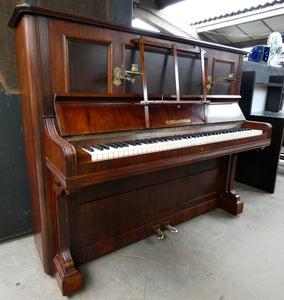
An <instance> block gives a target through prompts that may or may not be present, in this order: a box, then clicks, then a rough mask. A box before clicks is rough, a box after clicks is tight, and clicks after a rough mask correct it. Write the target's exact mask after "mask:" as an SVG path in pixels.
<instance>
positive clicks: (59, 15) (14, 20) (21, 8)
mask: <svg viewBox="0 0 284 300" xmlns="http://www.w3.org/2000/svg"><path fill="white" fill-rule="evenodd" d="M27 14H29V15H40V16H45V17H51V18H56V19H61V20H65V21H72V22H77V23H82V24H88V25H95V26H98V27H102V28H109V29H115V30H120V31H124V32H130V33H134V34H139V35H146V36H148V37H153V38H159V39H165V40H171V41H173V42H177V43H178V42H180V43H185V44H189V45H195V46H199V47H205V48H206V47H207V48H214V49H218V50H222V51H228V52H233V53H238V54H243V55H246V54H247V53H248V52H247V51H245V50H242V49H239V48H234V47H229V46H224V45H221V44H215V43H210V42H205V41H201V40H194V39H186V38H183V37H179V36H168V35H166V34H163V33H155V32H150V31H146V30H141V29H136V28H133V27H128V26H125V25H122V24H119V23H111V22H107V21H103V20H100V19H96V18H91V17H86V16H82V15H77V14H72V13H69V12H65V11H59V10H55V9H50V8H44V7H40V6H35V5H30V4H27V3H24V4H20V5H17V6H16V7H15V9H14V11H13V14H12V16H11V18H10V20H9V23H8V26H9V27H10V28H16V27H17V25H18V23H19V22H20V21H21V19H22V17H23V16H24V15H27Z"/></svg>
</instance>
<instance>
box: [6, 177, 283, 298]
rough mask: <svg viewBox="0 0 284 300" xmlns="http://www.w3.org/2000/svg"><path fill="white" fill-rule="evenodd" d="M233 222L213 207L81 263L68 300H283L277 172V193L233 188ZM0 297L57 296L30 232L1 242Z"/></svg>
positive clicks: (280, 190)
mask: <svg viewBox="0 0 284 300" xmlns="http://www.w3.org/2000/svg"><path fill="white" fill-rule="evenodd" d="M235 187H236V190H237V191H238V192H239V194H240V195H241V198H242V199H243V201H244V202H245V209H244V212H243V213H242V214H241V215H239V216H238V217H233V216H230V215H228V214H227V213H225V212H224V211H222V210H219V209H217V210H215V211H212V212H210V213H208V214H206V215H203V216H200V217H198V218H195V219H193V220H190V221H188V222H186V223H183V224H181V225H179V226H177V227H178V229H179V233H178V234H176V235H174V234H171V233H167V239H165V240H163V241H159V240H157V239H156V237H155V236H151V237H149V238H147V239H144V240H142V241H139V242H137V243H135V244H132V245H130V246H127V247H125V248H123V249H120V250H118V251H115V252H113V253H111V254H109V255H105V256H104V257H101V258H99V259H96V260H94V261H91V262H89V263H87V264H84V265H82V266H80V270H81V273H82V276H83V289H82V290H81V291H79V292H77V293H75V294H73V295H72V296H71V297H69V298H71V299H84V300H89V299H96V300H100V299H102V300H108V299H110V300H112V299H121V300H126V299H135V300H136V299H151V300H152V299H163V300H164V299H175V300H179V299H194V300H203V299H204V300H214V299H216V300H256V299H259V300H270V299H276V300H281V299H284V255H283V254H284V197H283V195H284V175H283V174H279V176H278V180H277V187H276V192H275V193H274V194H268V193H264V192H262V191H260V190H256V189H254V188H251V187H248V186H245V185H241V184H238V183H236V185H235ZM0 299H1V300H2V299H5V300H6V299H9V300H12V299H24V300H25V299H40V300H44V299H48V300H51V299H52V300H55V299H64V297H63V296H61V294H60V291H59V289H58V287H57V283H56V280H55V278H54V277H49V276H48V275H46V274H45V273H44V272H43V269H42V266H41V263H40V261H39V258H38V255H37V252H36V249H35V246H34V242H33V237H32V236H31V235H29V236H25V237H22V238H18V239H14V240H10V241H8V242H4V243H1V244H0Z"/></svg>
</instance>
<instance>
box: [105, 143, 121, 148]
mask: <svg viewBox="0 0 284 300" xmlns="http://www.w3.org/2000/svg"><path fill="white" fill-rule="evenodd" d="M106 145H107V146H109V147H111V148H115V149H118V148H119V146H118V145H116V144H115V143H107V144H106Z"/></svg>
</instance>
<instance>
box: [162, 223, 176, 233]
mask: <svg viewBox="0 0 284 300" xmlns="http://www.w3.org/2000/svg"><path fill="white" fill-rule="evenodd" d="M165 226H166V228H167V229H168V230H169V231H170V232H172V233H178V230H177V228H175V227H173V226H171V225H170V224H169V223H167V224H165Z"/></svg>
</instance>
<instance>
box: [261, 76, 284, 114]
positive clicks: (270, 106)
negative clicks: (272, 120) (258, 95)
mask: <svg viewBox="0 0 284 300" xmlns="http://www.w3.org/2000/svg"><path fill="white" fill-rule="evenodd" d="M283 96H284V76H270V77H269V83H268V84H267V96H266V103H265V110H266V111H273V112H278V111H281V110H282V107H283Z"/></svg>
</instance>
